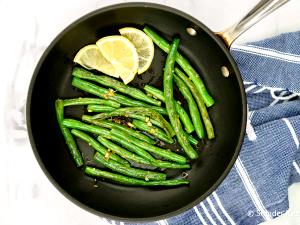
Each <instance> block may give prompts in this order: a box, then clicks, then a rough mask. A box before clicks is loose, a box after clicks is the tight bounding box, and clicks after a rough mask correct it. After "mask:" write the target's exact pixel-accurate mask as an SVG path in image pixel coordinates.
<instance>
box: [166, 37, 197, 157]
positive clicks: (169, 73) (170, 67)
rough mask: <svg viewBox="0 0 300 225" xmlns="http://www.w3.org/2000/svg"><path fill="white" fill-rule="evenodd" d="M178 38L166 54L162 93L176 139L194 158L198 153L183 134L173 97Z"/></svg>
mask: <svg viewBox="0 0 300 225" xmlns="http://www.w3.org/2000/svg"><path fill="white" fill-rule="evenodd" d="M179 42H180V40H179V39H178V38H174V40H173V42H172V44H171V47H170V51H169V54H168V56H167V60H166V64H165V68H164V79H163V82H164V95H165V98H166V107H167V111H168V115H169V119H170V122H171V124H172V126H173V128H174V130H175V133H176V137H177V140H178V142H179V144H180V145H181V147H182V148H183V149H184V151H185V152H186V154H187V155H188V156H189V157H190V158H191V159H196V158H197V157H198V153H197V152H196V151H195V150H194V149H193V148H192V146H191V145H190V143H189V141H188V139H187V136H186V135H185V133H184V131H183V129H182V126H181V123H180V121H179V115H178V113H177V112H176V108H175V101H174V98H173V75H174V74H173V71H174V64H175V58H176V53H177V48H178V46H179Z"/></svg>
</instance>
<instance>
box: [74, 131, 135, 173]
mask: <svg viewBox="0 0 300 225" xmlns="http://www.w3.org/2000/svg"><path fill="white" fill-rule="evenodd" d="M71 133H72V134H73V135H74V136H76V137H78V138H80V139H82V140H83V141H85V142H87V143H88V144H89V145H90V146H91V147H92V148H94V149H95V150H96V151H97V152H100V153H101V154H102V155H103V156H104V157H106V158H107V159H111V160H114V161H116V162H119V163H121V164H123V165H125V166H127V167H129V166H130V165H129V163H128V162H127V161H126V160H125V159H122V158H121V157H120V156H118V155H115V154H114V152H112V151H109V150H107V149H106V148H104V147H103V146H102V145H100V143H99V142H98V141H96V140H95V139H94V138H92V137H91V136H89V135H87V134H86V133H84V132H82V131H80V130H75V129H72V130H71Z"/></svg>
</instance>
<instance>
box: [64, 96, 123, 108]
mask: <svg viewBox="0 0 300 225" xmlns="http://www.w3.org/2000/svg"><path fill="white" fill-rule="evenodd" d="M90 104H94V105H107V106H111V107H114V108H120V106H121V104H120V103H118V102H115V101H112V100H104V99H99V98H82V97H79V98H72V99H64V106H73V105H90Z"/></svg>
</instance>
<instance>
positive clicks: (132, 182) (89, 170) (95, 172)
mask: <svg viewBox="0 0 300 225" xmlns="http://www.w3.org/2000/svg"><path fill="white" fill-rule="evenodd" d="M84 172H85V173H86V174H88V175H90V176H94V177H101V178H105V179H109V180H112V181H114V182H116V183H119V184H124V185H129V186H176V185H184V184H189V181H188V180H184V179H172V180H163V181H144V180H139V179H135V178H131V177H126V176H123V175H119V174H115V173H110V172H107V171H103V170H99V169H96V168H93V167H89V166H87V167H85V170H84Z"/></svg>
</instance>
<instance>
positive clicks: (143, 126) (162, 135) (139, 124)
mask: <svg viewBox="0 0 300 225" xmlns="http://www.w3.org/2000/svg"><path fill="white" fill-rule="evenodd" d="M132 124H133V125H134V127H135V128H137V129H139V130H142V131H146V132H148V133H149V134H152V135H153V136H155V137H157V138H158V139H160V140H162V141H164V142H167V143H169V144H173V143H174V140H173V139H172V138H169V137H168V136H167V135H166V133H165V132H164V131H163V130H161V129H159V128H157V127H155V126H148V125H147V123H145V122H142V121H140V120H133V121H132Z"/></svg>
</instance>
